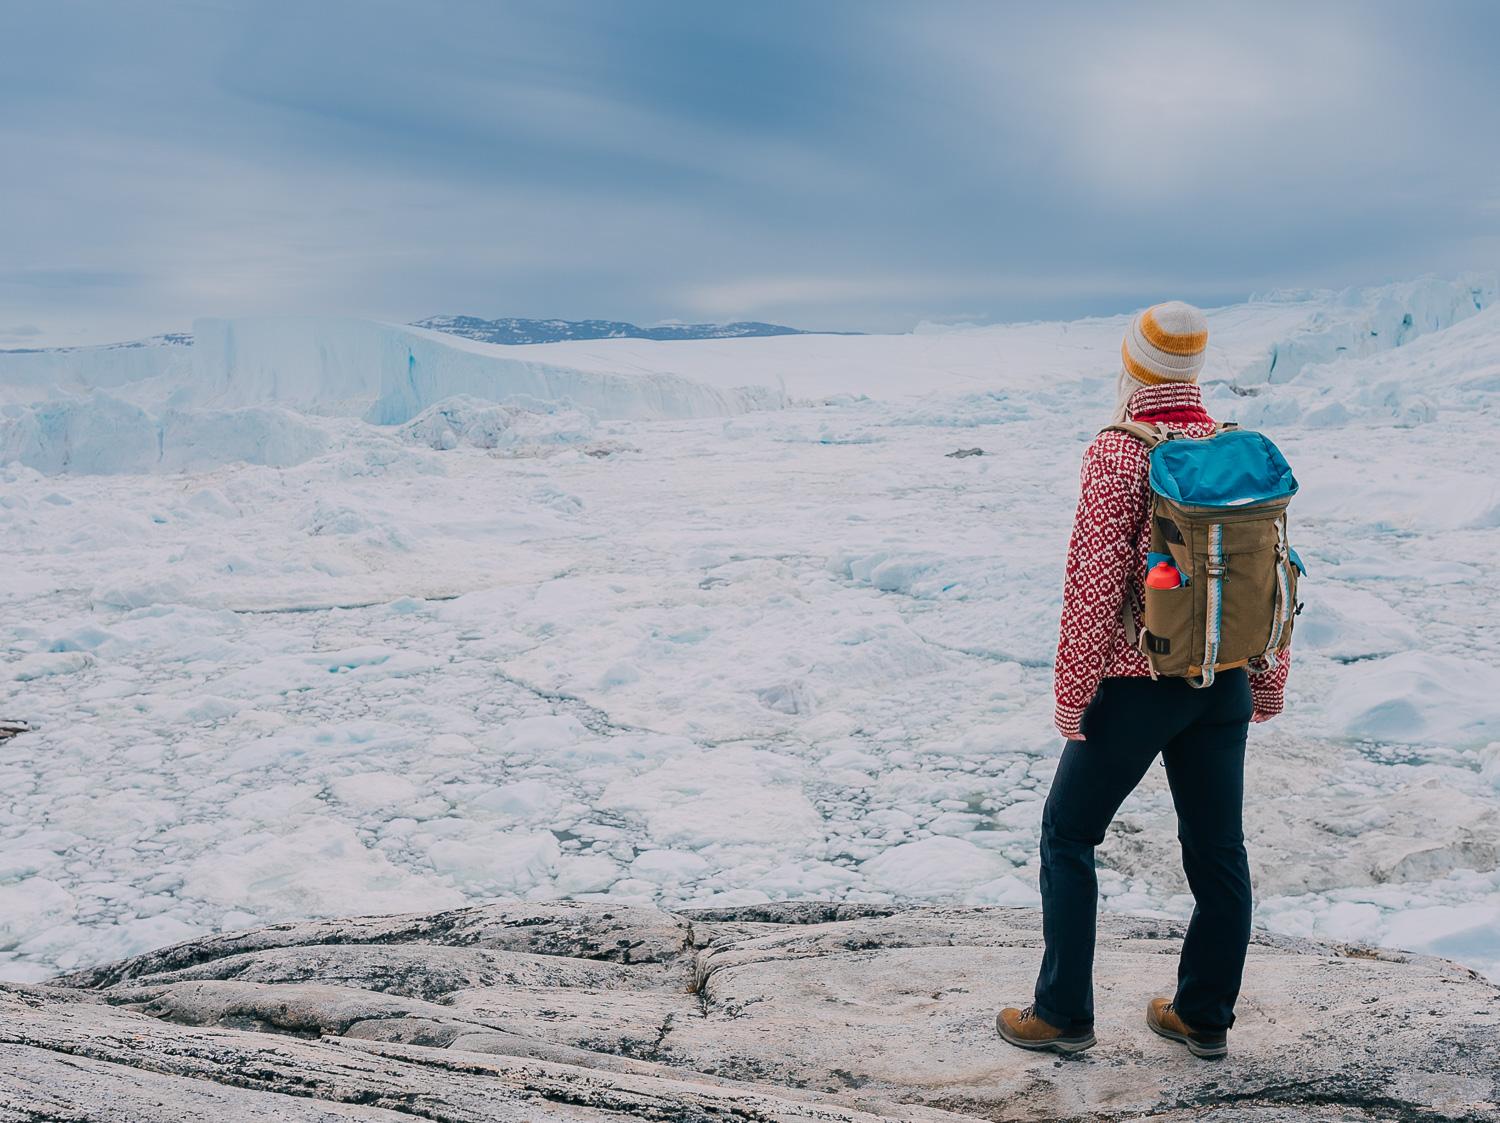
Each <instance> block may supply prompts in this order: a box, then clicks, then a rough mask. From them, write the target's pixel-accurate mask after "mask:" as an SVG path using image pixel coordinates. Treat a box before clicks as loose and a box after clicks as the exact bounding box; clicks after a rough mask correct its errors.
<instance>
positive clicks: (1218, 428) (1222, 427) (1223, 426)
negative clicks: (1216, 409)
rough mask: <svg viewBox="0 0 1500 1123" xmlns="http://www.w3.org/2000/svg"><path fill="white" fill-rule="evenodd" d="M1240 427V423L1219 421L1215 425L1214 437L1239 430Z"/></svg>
mask: <svg viewBox="0 0 1500 1123" xmlns="http://www.w3.org/2000/svg"><path fill="white" fill-rule="evenodd" d="M1239 427H1240V423H1239V422H1238V421H1218V422H1215V423H1214V436H1216V437H1217V436H1218V435H1219V434H1220V433H1228V432H1230V431H1231V430H1234V429H1238V428H1239Z"/></svg>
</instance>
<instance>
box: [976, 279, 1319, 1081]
mask: <svg viewBox="0 0 1500 1123" xmlns="http://www.w3.org/2000/svg"><path fill="white" fill-rule="evenodd" d="M1207 346H1208V323H1207V321H1206V320H1205V319H1204V318H1203V313H1201V312H1200V311H1198V309H1196V308H1193V307H1191V306H1190V305H1187V304H1181V303H1178V302H1175V301H1174V302H1172V303H1168V304H1159V305H1157V306H1156V307H1154V308H1148V309H1147V310H1146V311H1144V312H1141V313H1140V314H1139V315H1137V316H1136V317H1135V319H1134V320H1133V321H1132V322H1131V325H1130V330H1129V331H1128V332H1127V333H1126V335H1125V344H1124V347H1123V349H1122V369H1121V371H1120V377H1119V396H1118V400H1117V403H1116V412H1115V420H1117V421H1123V420H1133V421H1144V422H1151V423H1156V424H1159V425H1165V426H1166V427H1168V428H1170V429H1174V430H1177V431H1178V432H1181V433H1183V434H1185V435H1187V436H1190V437H1205V436H1208V435H1209V434H1211V433H1212V432H1213V428H1214V419H1213V418H1212V417H1210V416H1209V415H1208V413H1207V412H1205V411H1204V408H1203V402H1202V399H1201V398H1200V397H1199V393H1198V385H1197V379H1198V373H1199V371H1201V370H1202V369H1203V358H1204V353H1205V351H1206V349H1207ZM1148 468H1149V462H1148V460H1147V454H1146V450H1145V447H1144V446H1143V445H1142V444H1141V442H1140V441H1139V440H1137V439H1136V438H1135V437H1133V436H1131V435H1129V434H1127V433H1122V432H1119V431H1115V430H1110V431H1106V432H1103V433H1101V434H1100V435H1099V436H1097V437H1095V438H1094V441H1093V443H1092V444H1090V445H1089V447H1088V450H1087V451H1086V452H1085V453H1084V456H1083V474H1082V494H1081V496H1080V498H1079V501H1078V514H1077V517H1076V518H1075V520H1074V524H1073V536H1072V540H1071V542H1070V543H1069V545H1068V562H1067V571H1066V579H1065V583H1064V586H1063V612H1062V627H1061V635H1060V638H1059V641H1058V647H1057V664H1056V672H1055V692H1056V701H1057V706H1056V712H1055V720H1056V723H1057V728H1058V731H1059V732H1060V733H1061V734H1062V735H1063V736H1064V737H1066V738H1067V744H1066V745H1065V746H1064V748H1063V754H1062V758H1061V760H1059V761H1058V765H1057V775H1056V776H1055V777H1054V779H1053V781H1052V790H1051V792H1050V794H1049V795H1048V797H1047V803H1046V808H1045V810H1044V812H1043V814H1042V846H1041V856H1042V871H1041V889H1042V910H1043V924H1042V928H1043V937H1044V940H1045V942H1046V951H1045V953H1044V954H1043V957H1042V968H1041V973H1040V975H1039V977H1038V978H1037V983H1036V991H1035V1001H1034V1003H1033V1004H1032V1005H1031V1006H1028V1007H1026V1008H1025V1009H1024V1010H1021V1009H1016V1008H1014V1007H1008V1008H1006V1009H1005V1010H1002V1011H1001V1012H1000V1015H999V1018H998V1019H997V1026H998V1028H999V1031H1000V1035H1001V1036H1002V1037H1003V1038H1004V1039H1005V1040H1006V1041H1008V1042H1010V1043H1011V1044H1012V1045H1018V1046H1020V1047H1022V1048H1025V1049H1048V1050H1053V1051H1055V1052H1060V1053H1075V1052H1080V1051H1082V1050H1084V1049H1087V1048H1089V1047H1090V1046H1092V1045H1093V1044H1094V1041H1095V1039H1094V1028H1093V1026H1094V995H1093V966H1094V927H1095V918H1096V912H1097V907H1098V882H1097V881H1096V879H1095V875H1094V847H1095V846H1097V845H1098V844H1099V843H1100V842H1102V841H1103V840H1104V833H1105V831H1106V830H1107V829H1108V828H1109V824H1110V821H1111V820H1112V819H1113V818H1114V815H1115V812H1116V811H1117V810H1119V807H1120V804H1121V803H1122V802H1124V800H1125V797H1126V796H1128V795H1129V794H1130V793H1131V791H1133V790H1134V788H1135V786H1136V785H1137V784H1138V783H1140V781H1141V777H1143V776H1144V775H1145V774H1146V769H1147V768H1149V767H1150V766H1151V762H1152V761H1153V760H1155V759H1156V757H1157V754H1161V756H1162V758H1163V761H1164V763H1165V765H1166V772H1167V782H1168V784H1169V785H1170V786H1171V789H1172V801H1173V803H1174V804H1175V806H1176V808H1177V821H1178V838H1179V840H1180V841H1181V843H1182V864H1183V869H1184V870H1185V871H1186V873H1187V878H1188V884H1189V886H1190V887H1191V888H1192V891H1193V898H1194V900H1195V901H1196V907H1195V908H1194V909H1193V918H1192V921H1191V923H1189V925H1188V930H1187V936H1186V938H1185V939H1184V940H1183V945H1182V958H1181V962H1180V964H1179V967H1178V975H1177V990H1176V994H1175V995H1174V997H1172V998H1171V999H1167V998H1157V999H1154V1000H1153V1001H1152V1002H1151V1004H1150V1006H1149V1007H1148V1009H1147V1012H1146V1021H1147V1024H1148V1025H1149V1026H1150V1028H1151V1029H1152V1030H1153V1031H1155V1032H1156V1033H1159V1034H1161V1035H1162V1036H1163V1037H1168V1038H1171V1039H1172V1040H1174V1041H1179V1042H1182V1043H1183V1044H1185V1045H1186V1046H1187V1047H1188V1049H1190V1050H1191V1051H1192V1052H1193V1053H1194V1054H1195V1055H1196V1056H1200V1057H1209V1058H1217V1057H1222V1056H1224V1055H1225V1054H1226V1053H1227V1052H1228V1044H1227V1031H1228V1029H1229V1027H1230V1026H1231V1025H1233V1024H1234V1003H1235V999H1236V998H1237V997H1238V995H1239V988H1240V975H1241V972H1242V971H1243V969H1244V964H1245V950H1246V948H1247V946H1248V945H1249V941H1250V869H1249V865H1248V863H1247V861H1246V858H1245V845H1244V838H1243V836H1242V834H1241V812H1242V804H1243V797H1244V768H1245V735H1246V730H1247V728H1248V725H1249V723H1250V722H1251V721H1257V722H1259V721H1265V720H1267V719H1268V718H1270V717H1272V716H1273V715H1275V714H1277V713H1280V712H1281V701H1282V690H1283V688H1284V686H1285V684H1286V675H1287V670H1288V667H1289V665H1290V664H1289V660H1288V658H1286V657H1285V656H1284V655H1283V657H1282V658H1280V659H1279V660H1278V661H1277V664H1276V666H1275V668H1274V669H1272V670H1265V669H1261V670H1254V669H1252V670H1251V671H1250V672H1249V673H1247V672H1246V671H1245V670H1244V669H1243V668H1240V669H1236V670H1226V671H1221V672H1220V673H1219V674H1218V675H1217V677H1215V678H1214V680H1213V683H1212V685H1210V686H1208V687H1205V688H1203V689H1194V688H1193V687H1192V686H1190V685H1189V684H1188V681H1187V680H1186V679H1180V678H1161V679H1153V678H1152V677H1151V670H1150V666H1149V665H1148V663H1147V661H1146V657H1145V656H1144V655H1143V654H1142V653H1141V652H1140V651H1139V650H1138V649H1137V648H1136V647H1135V646H1134V645H1133V644H1132V643H1130V642H1129V641H1128V640H1127V639H1126V632H1125V626H1124V621H1123V616H1124V606H1125V605H1126V604H1129V605H1130V606H1131V611H1132V613H1133V614H1134V616H1135V634H1137V635H1138V634H1140V632H1141V630H1142V628H1143V627H1144V622H1143V620H1142V618H1141V607H1140V606H1141V603H1142V595H1141V589H1142V588H1143V586H1144V584H1145V574H1146V552H1147V545H1148V542H1149V538H1150V534H1149V530H1150V528H1149V527H1148V525H1147V514H1148V511H1149V508H1150V498H1149V493H1148V489H1147V471H1148Z"/></svg>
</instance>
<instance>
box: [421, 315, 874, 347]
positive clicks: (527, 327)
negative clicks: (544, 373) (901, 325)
mask: <svg viewBox="0 0 1500 1123" xmlns="http://www.w3.org/2000/svg"><path fill="white" fill-rule="evenodd" d="M412 326H413V327H418V328H427V329H429V330H431V331H441V332H446V333H447V334H448V335H458V336H462V337H463V338H465V339H473V340H477V341H478V342H480V343H502V344H522V343H562V342H563V341H565V340H570V339H741V338H747V337H750V336H767V335H814V334H823V335H856V334H858V333H857V332H821V333H819V332H808V331H803V330H802V329H801V328H789V327H785V326H784V325H781V324H762V323H759V322H756V321H740V322H737V323H733V324H666V325H663V326H661V327H654V328H643V327H639V326H637V325H636V324H629V323H625V322H623V321H620V320H523V319H517V318H515V317H507V318H504V319H499V320H486V319H484V318H482V317H480V316H429V317H428V318H427V319H425V320H418V321H416V322H415V323H414V324H413V325H412Z"/></svg>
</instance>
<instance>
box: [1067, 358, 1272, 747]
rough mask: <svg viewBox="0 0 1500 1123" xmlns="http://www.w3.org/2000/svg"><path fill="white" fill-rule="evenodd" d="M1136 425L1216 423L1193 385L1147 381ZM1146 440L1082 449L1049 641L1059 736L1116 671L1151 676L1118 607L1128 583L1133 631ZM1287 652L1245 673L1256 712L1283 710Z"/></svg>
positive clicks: (1108, 437)
mask: <svg viewBox="0 0 1500 1123" xmlns="http://www.w3.org/2000/svg"><path fill="white" fill-rule="evenodd" d="M1126 410H1127V412H1128V413H1129V414H1130V416H1131V418H1132V419H1134V420H1136V421H1153V422H1157V423H1159V424H1166V425H1169V426H1170V427H1172V428H1173V429H1177V430H1179V431H1181V432H1183V433H1186V434H1187V435H1188V436H1190V437H1206V436H1208V434H1209V433H1211V432H1213V426H1214V420H1213V418H1212V417H1210V416H1209V415H1208V413H1207V412H1206V411H1205V410H1204V408H1203V399H1202V398H1201V397H1200V396H1199V393H1198V387H1197V386H1196V385H1194V384H1193V383H1163V384H1161V385H1158V386H1146V387H1143V388H1142V389H1140V390H1137V391H1136V392H1135V393H1134V394H1132V395H1131V397H1130V401H1129V402H1128V403H1127V405H1126ZM1149 469H1150V462H1149V461H1148V460H1147V458H1146V449H1145V446H1144V445H1142V444H1141V442H1140V441H1138V440H1136V439H1135V438H1134V437H1132V436H1130V435H1128V434H1126V433H1119V432H1109V433H1100V434H1099V435H1098V436H1097V437H1095V438H1094V441H1093V443H1092V444H1090V445H1089V447H1088V449H1087V451H1085V452H1084V454H1083V472H1082V492H1081V494H1080V495H1079V499H1078V514H1077V516H1076V517H1075V518H1074V521H1073V536H1072V539H1071V540H1070V541H1069V543H1068V564H1067V570H1066V576H1065V578H1064V582H1063V609H1062V626H1061V628H1060V629H1059V636H1058V643H1057V664H1056V667H1055V672H1054V680H1053V681H1054V691H1055V694H1056V697H1057V708H1056V713H1055V720H1056V722H1057V729H1058V732H1060V733H1061V734H1062V735H1063V736H1064V737H1070V738H1077V737H1078V736H1079V732H1078V721H1079V718H1081V717H1082V716H1083V711H1084V709H1085V708H1086V707H1087V706H1088V704H1089V702H1090V701H1091V700H1092V699H1093V697H1094V692H1095V691H1096V690H1098V688H1099V683H1100V682H1101V681H1102V680H1104V679H1105V678H1107V677H1112V676H1115V675H1149V674H1150V673H1151V668H1150V666H1149V665H1148V664H1147V662H1146V657H1145V656H1144V655H1142V654H1141V653H1140V651H1139V650H1137V649H1136V648H1135V647H1133V646H1132V645H1131V644H1129V643H1127V642H1126V640H1125V628H1124V625H1123V623H1122V621H1121V619H1120V606H1121V605H1122V604H1123V603H1124V600H1125V594H1126V591H1127V589H1129V590H1130V592H1131V601H1132V604H1133V605H1134V611H1135V617H1136V628H1137V631H1138V632H1139V629H1141V628H1142V627H1144V623H1143V621H1142V619H1141V607H1140V606H1141V595H1140V590H1141V589H1142V588H1144V586H1145V583H1146V552H1147V548H1148V547H1149V545H1150V540H1151V536H1150V532H1149V527H1148V525H1147V516H1148V514H1149V511H1150V501H1149V492H1148V489H1147V486H1146V477H1147V473H1148V471H1149ZM1290 666H1291V659H1290V652H1288V653H1287V655H1286V656H1284V657H1283V658H1282V659H1280V660H1279V661H1278V664H1277V667H1276V669H1275V670H1272V671H1260V672H1254V671H1252V672H1251V675H1250V693H1251V695H1252V697H1253V698H1254V701H1255V712H1256V716H1257V717H1270V716H1271V715H1272V714H1278V713H1280V712H1281V696H1282V690H1283V688H1284V687H1285V686H1286V676H1287V671H1288V670H1289V669H1290Z"/></svg>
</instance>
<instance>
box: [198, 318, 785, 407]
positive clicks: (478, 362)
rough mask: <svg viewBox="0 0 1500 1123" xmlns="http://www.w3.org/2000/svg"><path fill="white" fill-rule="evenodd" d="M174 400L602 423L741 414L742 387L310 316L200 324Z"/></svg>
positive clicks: (747, 401)
mask: <svg viewBox="0 0 1500 1123" xmlns="http://www.w3.org/2000/svg"><path fill="white" fill-rule="evenodd" d="M193 335H194V338H195V343H194V346H193V377H192V380H191V382H190V383H189V384H188V385H187V386H185V387H184V389H183V399H182V401H183V404H192V405H213V406H218V407H221V408H222V407H226V406H246V405H263V404H267V403H275V404H278V405H282V406H286V407H290V408H293V409H297V410H300V411H303V412H306V413H316V414H327V415H335V416H353V417H359V418H362V419H363V420H365V421H368V422H371V423H373V424H376V425H400V424H402V423H404V422H407V421H410V420H411V419H412V418H414V417H416V416H417V415H418V414H419V413H421V412H422V411H423V410H425V409H427V408H429V407H430V406H433V405H436V404H437V403H438V402H440V401H443V400H445V399H447V398H453V397H459V396H468V397H471V398H478V399H481V400H484V401H492V402H507V401H512V400H514V399H517V398H529V399H540V400H542V401H550V402H566V403H568V404H570V405H572V406H574V407H577V408H582V409H586V410H589V411H591V412H592V413H594V414H595V415H596V416H598V417H600V418H603V419H608V420H615V419H634V420H643V419H651V418H686V417H719V416H730V415H733V414H738V413H744V412H746V411H747V410H749V409H751V408H752V406H753V405H754V404H756V403H755V402H754V400H753V399H752V397H751V395H749V394H748V393H746V392H742V391H736V390H721V389H717V388H715V387H711V386H707V385H705V384H703V383H701V382H695V381H693V380H691V379H688V378H684V377H680V376H678V375H673V374H662V373H655V372H647V373H627V372H625V371H597V370H596V371H584V370H579V369H576V368H573V367H568V366H563V365H559V364H554V363H544V362H536V361H531V360H527V359H517V358H514V357H512V354H513V352H511V353H509V354H508V353H507V352H508V351H511V349H509V348H506V347H503V346H500V345H498V344H490V343H479V342H476V341H474V340H469V339H462V338H460V337H458V336H452V335H445V334H443V333H441V332H436V331H428V330H426V329H423V328H413V327H403V326H400V325H396V324H382V323H377V322H374V321H371V320H356V319H334V318H320V317H265V318H252V319H200V320H197V321H195V322H194V324H193Z"/></svg>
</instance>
